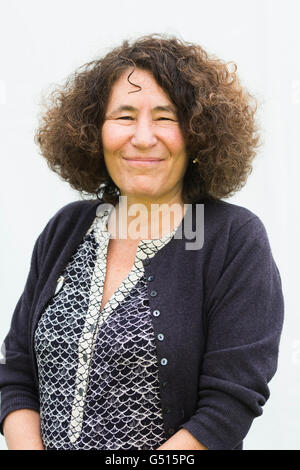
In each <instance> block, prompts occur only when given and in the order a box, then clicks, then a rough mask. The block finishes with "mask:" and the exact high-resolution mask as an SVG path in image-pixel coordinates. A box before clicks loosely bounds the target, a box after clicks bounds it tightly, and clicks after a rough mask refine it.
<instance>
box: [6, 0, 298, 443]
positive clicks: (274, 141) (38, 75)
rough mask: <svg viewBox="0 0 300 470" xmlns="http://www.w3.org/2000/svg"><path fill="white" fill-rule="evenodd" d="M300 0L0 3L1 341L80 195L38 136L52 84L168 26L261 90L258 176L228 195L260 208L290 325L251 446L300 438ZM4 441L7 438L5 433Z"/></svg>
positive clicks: (254, 174)
mask: <svg viewBox="0 0 300 470" xmlns="http://www.w3.org/2000/svg"><path fill="white" fill-rule="evenodd" d="M299 16H300V4H299V2H298V1H297V0H285V1H281V0H243V1H240V0H227V1H226V2H224V1H223V0H210V2H207V1H202V0H187V1H186V2H182V1H178V0H164V1H161V0H152V1H151V2H149V1H145V0H139V1H137V0H131V2H125V1H123V0H114V2H100V1H96V0H85V2H81V1H78V0H63V1H62V0H51V1H50V0H43V1H42V2H41V1H38V0H27V1H26V2H24V1H22V0H10V1H8V0H7V1H5V2H1V6H0V48H1V60H0V120H1V139H0V155H1V187H0V191H1V206H0V211H1V212H0V215H1V219H0V220H1V233H0V237H1V244H0V246H1V268H0V269H1V272H0V281H1V284H0V285H1V315H0V344H2V341H3V339H4V337H5V335H6V333H7V331H8V329H9V325H10V320H11V316H12V313H13V310H14V308H15V305H16V303H17V300H18V298H19V296H20V295H21V293H22V291H23V288H24V284H25V280H26V277H27V273H28V269H29V263H30V257H31V252H32V248H33V244H34V242H35V240H36V238H37V236H38V235H39V233H40V232H41V230H42V229H43V228H44V226H45V224H46V223H47V221H48V220H49V218H50V217H51V216H52V215H53V214H54V213H55V212H56V211H57V210H58V209H59V208H61V207H62V206H63V205H65V204H67V203H68V202H71V201H73V200H77V199H79V198H80V196H79V193H77V192H76V191H74V190H72V189H71V188H70V187H69V186H68V184H67V183H65V182H63V181H62V180H61V179H60V178H59V177H58V176H57V175H55V174H54V173H52V172H50V170H49V169H48V167H47V165H46V162H45V161H44V159H43V158H42V157H41V156H40V155H39V152H38V148H37V147H36V145H35V144H34V141H33V135H34V131H35V128H36V127H37V116H38V113H39V110H40V107H39V103H40V101H41V97H42V95H43V94H47V91H49V90H50V89H52V87H53V86H55V84H60V83H62V82H63V81H64V80H65V78H66V77H67V76H68V74H69V73H71V72H72V71H73V70H74V69H75V68H77V67H79V66H80V65H82V64H83V63H85V62H88V61H90V60H92V59H95V58H97V57H99V56H101V55H103V54H105V53H106V52H107V51H108V50H109V49H110V48H111V47H113V46H116V45H118V44H119V43H120V42H121V40H123V39H125V38H135V37H138V36H141V35H144V34H149V33H168V34H175V35H177V36H178V37H180V38H182V39H184V40H187V41H192V42H197V43H199V44H201V45H202V46H203V47H204V48H205V49H206V50H207V51H208V52H210V53H213V54H216V55H218V56H219V57H220V58H222V59H224V60H226V61H229V60H232V61H234V62H236V64H237V65H238V72H239V75H240V78H241V80H242V82H243V83H244V86H245V87H247V88H248V89H249V91H250V92H252V93H253V94H254V95H255V96H256V97H257V98H258V100H259V103H260V108H259V112H258V119H259V121H260V124H261V128H262V132H263V140H264V145H263V147H262V148H261V149H260V150H259V152H258V155H257V158H256V161H255V162H254V168H253V172H252V174H251V175H250V177H249V179H248V182H247V185H246V186H245V187H244V188H243V189H242V190H241V191H240V192H239V193H237V194H236V195H235V196H234V197H232V198H230V199H227V200H228V201H229V202H233V203H236V204H239V205H242V206H245V207H247V208H249V209H250V210H252V211H253V212H254V213H256V214H257V215H258V216H259V217H260V218H261V219H262V221H263V222H264V224H265V227H266V229H267V232H268V235H269V239H270V243H271V247H272V251H273V256H274V258H275V261H276V263H277V265H278V268H279V270H280V273H281V277H282V283H283V288H284V296H285V324H284V329H283V334H282V340H281V344H280V356H279V364H278V370H277V373H276V375H275V377H274V378H273V379H272V381H271V382H270V384H269V386H270V391H271V396H270V398H269V400H268V402H267V404H266V405H265V407H264V413H263V415H262V416H261V417H259V418H257V419H255V420H254V422H253V425H252V427H251V429H250V432H249V434H248V435H247V437H246V439H245V441H244V442H245V449H249V450H251V449H300V400H299V396H300V380H299V372H300V320H299V306H298V288H299V287H298V282H299V261H300V260H299V248H298V242H299V239H300V224H299V208H298V204H299V197H298V180H299V170H300V165H299V144H298V135H299V113H300V63H299V52H300V51H299V48H300V45H299V34H298V33H297V30H298V24H297V23H298V18H299ZM0 449H6V444H5V440H4V438H3V437H2V436H1V438H0Z"/></svg>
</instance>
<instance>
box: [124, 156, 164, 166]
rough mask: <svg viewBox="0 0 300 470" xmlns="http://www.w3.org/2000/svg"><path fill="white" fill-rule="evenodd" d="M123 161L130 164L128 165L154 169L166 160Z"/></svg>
mask: <svg viewBox="0 0 300 470" xmlns="http://www.w3.org/2000/svg"><path fill="white" fill-rule="evenodd" d="M123 160H125V161H126V162H127V163H128V165H131V166H139V167H152V166H155V165H158V164H159V163H162V162H163V161H164V160H147V159H145V160H144V159H143V160H134V159H130V160H129V159H127V158H123Z"/></svg>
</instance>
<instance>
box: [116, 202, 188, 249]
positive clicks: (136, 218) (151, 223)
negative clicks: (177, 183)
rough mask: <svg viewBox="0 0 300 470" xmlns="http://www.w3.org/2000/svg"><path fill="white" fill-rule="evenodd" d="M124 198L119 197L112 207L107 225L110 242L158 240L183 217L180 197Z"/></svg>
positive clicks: (171, 229)
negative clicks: (114, 239)
mask: <svg viewBox="0 0 300 470" xmlns="http://www.w3.org/2000/svg"><path fill="white" fill-rule="evenodd" d="M124 196H125V195H122V197H120V199H119V203H118V204H117V205H116V206H115V217H113V218H110V220H109V223H108V230H109V232H110V233H111V235H112V238H126V239H130V240H143V239H146V240H149V239H155V238H162V237H165V236H166V235H168V234H169V233H170V232H172V231H173V230H174V228H175V227H177V226H178V225H179V224H180V222H181V220H182V218H183V217H184V214H185V207H184V203H183V201H182V199H181V195H180V194H174V195H173V197H171V198H160V199H145V198H139V197H136V196H134V197H133V196H132V195H130V196H129V195H128V196H126V197H124Z"/></svg>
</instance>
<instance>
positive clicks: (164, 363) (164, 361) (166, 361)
mask: <svg viewBox="0 0 300 470" xmlns="http://www.w3.org/2000/svg"><path fill="white" fill-rule="evenodd" d="M160 363H161V365H162V366H166V365H167V364H168V359H166V358H165V357H163V358H162V359H161V361H160Z"/></svg>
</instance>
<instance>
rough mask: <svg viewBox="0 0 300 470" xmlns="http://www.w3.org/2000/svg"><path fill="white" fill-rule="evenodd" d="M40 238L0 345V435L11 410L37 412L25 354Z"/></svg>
mask: <svg viewBox="0 0 300 470" xmlns="http://www.w3.org/2000/svg"><path fill="white" fill-rule="evenodd" d="M40 239H41V235H40V236H39V237H38V238H37V240H36V242H35V245H34V248H33V252H32V256H31V264H30V269H29V273H28V276H27V280H26V284H25V288H24V290H23V293H22V295H21V296H20V298H19V300H18V303H17V305H16V307H15V310H14V312H13V316H12V320H11V325H10V329H9V332H8V334H7V336H6V338H5V340H4V343H3V345H2V351H3V353H4V358H3V359H2V360H1V363H0V392H1V409H0V432H1V434H2V435H3V421H4V419H5V417H6V416H7V415H8V413H10V412H11V411H14V410H18V409H22V408H30V409H32V410H36V411H39V399H38V390H37V388H36V386H35V384H34V376H33V370H32V359H31V357H30V354H29V348H28V346H29V338H30V328H29V327H30V318H29V315H30V306H31V301H32V298H33V293H34V287H35V285H36V282H37V278H38V254H39V251H40Z"/></svg>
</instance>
